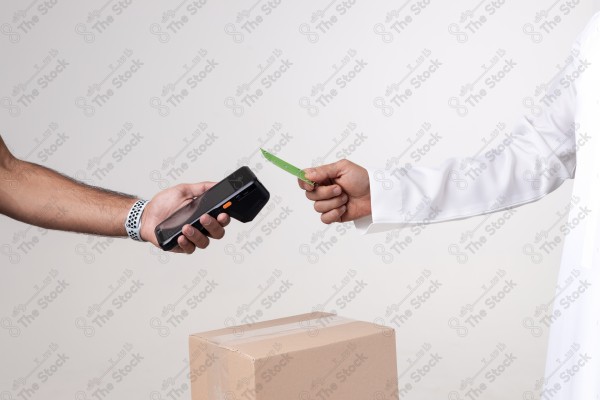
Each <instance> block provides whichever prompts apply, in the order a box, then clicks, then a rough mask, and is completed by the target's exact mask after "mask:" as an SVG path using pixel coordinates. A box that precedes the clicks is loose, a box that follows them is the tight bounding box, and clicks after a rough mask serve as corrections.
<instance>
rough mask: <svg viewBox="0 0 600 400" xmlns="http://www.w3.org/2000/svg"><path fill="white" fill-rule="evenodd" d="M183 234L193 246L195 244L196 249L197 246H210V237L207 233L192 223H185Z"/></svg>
mask: <svg viewBox="0 0 600 400" xmlns="http://www.w3.org/2000/svg"><path fill="white" fill-rule="evenodd" d="M183 235H184V237H185V239H186V240H187V241H188V242H190V243H191V246H193V247H194V249H195V248H196V247H199V248H201V249H205V248H206V247H208V243H209V239H208V238H207V237H206V235H203V234H202V232H200V231H199V230H198V229H196V228H194V227H193V226H191V225H185V226H184V227H183ZM182 248H183V249H184V250H186V248H184V247H183V246H182Z"/></svg>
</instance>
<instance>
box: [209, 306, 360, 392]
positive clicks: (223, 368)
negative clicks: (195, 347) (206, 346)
mask: <svg viewBox="0 0 600 400" xmlns="http://www.w3.org/2000/svg"><path fill="white" fill-rule="evenodd" d="M353 322H357V321H356V320H353V319H348V318H344V317H340V316H338V315H320V316H318V317H315V318H309V319H306V320H300V321H296V322H291V323H288V324H283V325H276V326H270V327H267V328H259V329H253V330H250V331H245V332H244V333H243V334H241V335H240V334H239V333H229V334H225V335H219V336H215V337H212V338H210V339H206V340H208V341H209V342H210V343H212V344H214V345H216V346H215V352H216V362H215V364H214V365H213V366H212V367H211V368H209V369H208V372H207V373H208V375H207V379H208V393H207V396H208V397H207V398H208V399H210V400H213V399H215V400H242V398H240V397H238V396H236V392H244V391H243V390H241V389H240V387H243V386H244V385H246V386H251V383H252V380H253V375H250V376H247V377H243V378H240V379H239V380H238V382H235V386H234V387H233V389H234V390H235V392H233V391H231V390H230V389H229V388H231V386H230V385H231V382H230V381H229V370H228V362H227V357H228V356H230V355H231V352H232V351H237V350H235V349H231V348H228V347H229V346H232V345H236V344H237V345H239V344H244V343H250V342H254V341H258V340H263V339H266V338H269V337H270V338H277V337H280V336H284V335H289V334H293V333H300V332H303V331H304V332H306V334H307V335H308V336H309V337H314V336H317V335H318V331H319V329H324V328H329V327H332V326H339V325H345V324H350V323H353ZM223 345H224V346H228V347H222V346H223ZM247 395H248V393H246V396H247ZM250 396H251V397H248V398H254V397H253V395H250ZM244 398H246V397H244Z"/></svg>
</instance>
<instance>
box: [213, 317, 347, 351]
mask: <svg viewBox="0 0 600 400" xmlns="http://www.w3.org/2000/svg"><path fill="white" fill-rule="evenodd" d="M318 320H322V322H321V323H313V321H318ZM352 322H356V320H353V319H348V318H344V317H340V316H338V315H326V316H320V317H317V318H311V319H306V320H301V321H296V322H290V323H288V324H283V325H276V326H269V327H267V328H259V329H252V330H250V331H245V332H244V333H242V334H239V333H227V334H225V335H219V336H215V337H212V338H210V339H209V340H210V341H211V342H212V343H215V344H218V345H233V344H243V343H249V342H254V341H257V340H261V339H265V338H267V337H269V336H273V337H277V336H283V335H289V334H291V333H297V332H302V331H305V332H307V334H308V335H309V336H314V335H315V333H317V332H318V330H319V329H323V328H329V327H332V326H337V325H344V324H349V323H352Z"/></svg>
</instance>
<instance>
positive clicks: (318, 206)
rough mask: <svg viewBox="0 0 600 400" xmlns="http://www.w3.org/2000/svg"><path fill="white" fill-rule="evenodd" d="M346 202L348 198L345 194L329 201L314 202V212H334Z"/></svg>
mask: <svg viewBox="0 0 600 400" xmlns="http://www.w3.org/2000/svg"><path fill="white" fill-rule="evenodd" d="M347 202H348V196H346V195H345V194H343V195H341V196H338V197H334V198H333V199H329V200H321V201H316V202H315V211H316V212H319V213H326V212H329V211H331V210H335V209H336V208H340V207H341V206H343V205H344V204H346V203H347Z"/></svg>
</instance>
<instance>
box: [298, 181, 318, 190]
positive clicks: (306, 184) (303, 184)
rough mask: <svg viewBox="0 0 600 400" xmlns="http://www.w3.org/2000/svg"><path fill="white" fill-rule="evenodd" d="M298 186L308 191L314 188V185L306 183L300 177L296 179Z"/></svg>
mask: <svg viewBox="0 0 600 400" xmlns="http://www.w3.org/2000/svg"><path fill="white" fill-rule="evenodd" d="M298 186H300V189H302V190H306V191H308V192H312V191H313V190H314V189H315V185H311V184H310V183H306V182H304V181H303V180H302V179H298Z"/></svg>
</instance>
